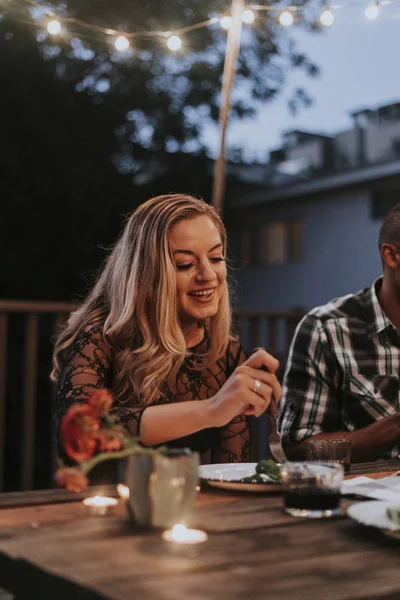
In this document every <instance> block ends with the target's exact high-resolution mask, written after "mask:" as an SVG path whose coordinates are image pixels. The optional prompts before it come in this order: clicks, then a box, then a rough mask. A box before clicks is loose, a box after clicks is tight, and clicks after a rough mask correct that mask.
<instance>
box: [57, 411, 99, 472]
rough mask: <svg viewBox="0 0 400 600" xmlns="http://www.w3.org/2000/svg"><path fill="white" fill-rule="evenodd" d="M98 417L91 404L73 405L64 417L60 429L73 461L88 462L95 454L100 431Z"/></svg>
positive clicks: (62, 439) (66, 449)
mask: <svg viewBox="0 0 400 600" xmlns="http://www.w3.org/2000/svg"><path fill="white" fill-rule="evenodd" d="M96 417H97V415H96V414H95V413H94V412H93V409H92V407H91V406H89V404H73V405H72V406H71V407H70V408H69V410H68V412H67V413H66V414H65V415H64V418H63V420H62V423H61V428H60V435H61V441H62V445H63V448H64V450H65V452H66V453H67V454H68V456H69V457H70V458H72V460H75V461H77V462H80V461H82V460H88V459H89V458H91V457H92V456H93V454H94V453H95V451H96V447H97V438H96V434H97V431H98V429H99V422H98V420H97V418H96Z"/></svg>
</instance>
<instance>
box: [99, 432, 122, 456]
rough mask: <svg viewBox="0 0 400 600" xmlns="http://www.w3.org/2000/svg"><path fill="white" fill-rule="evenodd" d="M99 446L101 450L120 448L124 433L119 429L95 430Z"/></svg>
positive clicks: (107, 450)
mask: <svg viewBox="0 0 400 600" xmlns="http://www.w3.org/2000/svg"><path fill="white" fill-rule="evenodd" d="M97 439H98V441H99V448H100V450H101V451H102V452H109V451H111V452H112V451H113V450H114V451H115V450H121V448H122V446H123V443H124V434H123V432H122V431H121V430H120V429H100V431H98V432H97Z"/></svg>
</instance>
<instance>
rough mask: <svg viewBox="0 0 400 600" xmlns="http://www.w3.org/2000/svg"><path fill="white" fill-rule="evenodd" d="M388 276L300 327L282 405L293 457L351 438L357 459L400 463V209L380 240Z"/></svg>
mask: <svg viewBox="0 0 400 600" xmlns="http://www.w3.org/2000/svg"><path fill="white" fill-rule="evenodd" d="M379 249H380V253H381V256H382V263H383V277H380V278H379V279H377V280H376V281H375V282H374V283H373V285H372V286H371V287H370V288H367V289H364V290H362V291H360V292H358V293H357V294H351V295H348V296H344V297H342V298H338V299H336V300H332V301H331V302H329V303H328V304H326V305H325V306H320V307H318V308H315V309H314V310H312V311H311V312H309V313H308V314H307V315H306V316H305V317H304V318H303V320H302V321H301V322H300V323H299V325H298V327H297V329H296V332H295V335H294V338H293V341H292V345H291V349H290V353H289V358H288V362H287V366H286V372H285V377H284V382H283V397H282V401H281V403H280V406H281V409H280V420H279V425H280V431H281V436H282V442H283V444H284V446H285V450H286V452H287V454H288V456H289V458H296V459H304V457H305V446H306V441H308V440H309V439H311V438H312V439H343V438H346V439H350V440H351V442H352V461H354V462H362V461H368V460H374V459H377V458H380V457H382V456H392V457H397V456H398V454H399V449H398V444H400V411H399V398H400V383H399V370H400V204H397V205H396V206H395V207H394V208H393V209H392V210H391V211H390V212H389V213H388V214H387V216H386V218H385V220H384V222H383V225H382V227H381V230H380V234H379Z"/></svg>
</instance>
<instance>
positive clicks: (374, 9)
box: [364, 2, 379, 21]
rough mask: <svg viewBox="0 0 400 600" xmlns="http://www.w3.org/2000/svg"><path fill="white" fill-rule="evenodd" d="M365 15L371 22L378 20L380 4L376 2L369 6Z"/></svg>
mask: <svg viewBox="0 0 400 600" xmlns="http://www.w3.org/2000/svg"><path fill="white" fill-rule="evenodd" d="M364 15H365V16H366V17H367V19H369V20H370V21H375V19H377V18H378V15H379V2H374V3H373V4H370V5H369V6H367V8H366V9H365V11H364Z"/></svg>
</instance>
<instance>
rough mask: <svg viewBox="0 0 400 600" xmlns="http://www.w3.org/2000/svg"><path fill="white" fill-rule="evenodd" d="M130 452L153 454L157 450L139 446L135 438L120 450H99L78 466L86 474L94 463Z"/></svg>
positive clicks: (130, 453)
mask: <svg viewBox="0 0 400 600" xmlns="http://www.w3.org/2000/svg"><path fill="white" fill-rule="evenodd" d="M132 454H149V455H155V454H157V450H155V449H154V448H145V447H143V446H139V445H138V443H137V441H136V440H135V441H134V443H132V442H130V444H129V445H128V446H126V447H125V448H123V449H122V450H118V451H116V452H101V453H100V454H97V455H96V456H94V457H93V458H91V459H90V460H85V461H83V462H81V463H80V465H79V468H80V470H81V471H82V472H83V473H85V474H87V473H89V471H91V470H92V469H93V468H94V467H95V466H96V465H98V464H99V463H101V462H104V461H105V460H118V459H119V458H125V457H127V456H131V455H132Z"/></svg>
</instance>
